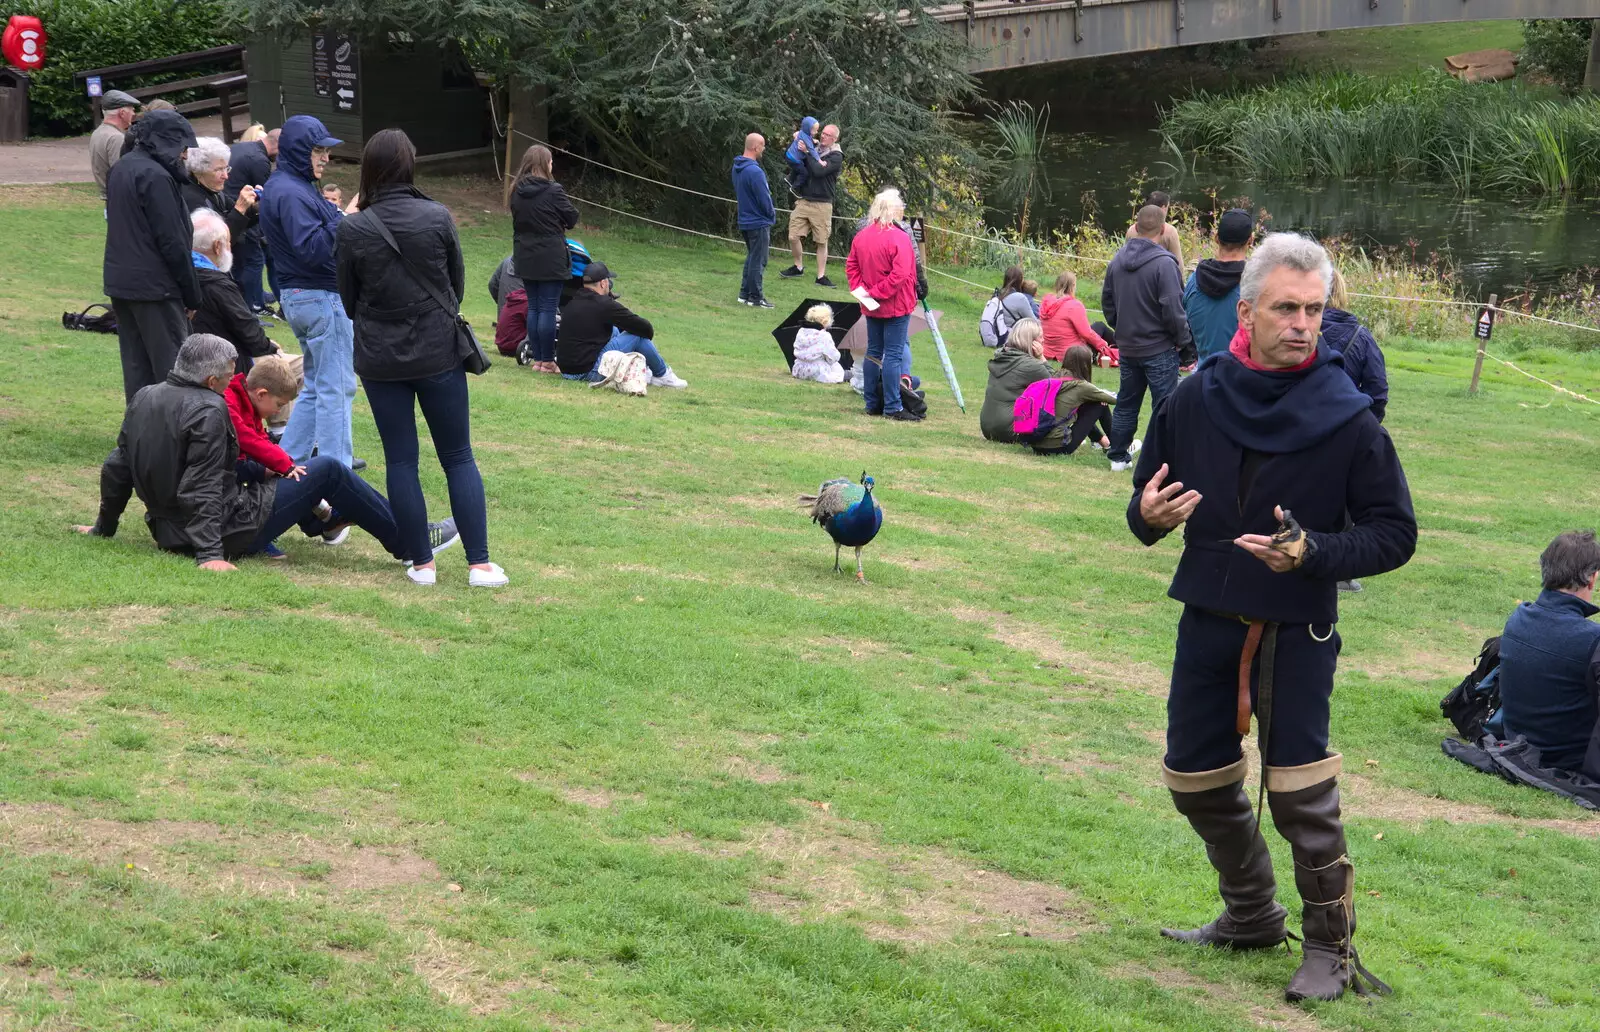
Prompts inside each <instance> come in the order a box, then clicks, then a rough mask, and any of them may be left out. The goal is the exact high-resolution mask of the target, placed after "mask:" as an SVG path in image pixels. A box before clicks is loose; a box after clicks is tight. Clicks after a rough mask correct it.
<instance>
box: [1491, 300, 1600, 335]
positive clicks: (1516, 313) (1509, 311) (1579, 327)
mask: <svg viewBox="0 0 1600 1032" xmlns="http://www.w3.org/2000/svg"><path fill="white" fill-rule="evenodd" d="M1495 311H1496V312H1499V313H1500V314H1501V315H1514V316H1516V317H1517V318H1519V319H1532V320H1534V321H1535V322H1542V323H1550V324H1551V325H1552V326H1565V327H1567V328H1569V329H1573V330H1588V331H1589V332H1590V333H1600V329H1596V328H1595V327H1593V326H1584V325H1583V324H1581V323H1571V322H1562V321H1561V320H1560V319H1547V318H1545V317H1544V316H1542V315H1530V314H1528V313H1527V312H1519V311H1516V310H1515V309H1512V308H1501V307H1499V306H1498V305H1496V306H1495Z"/></svg>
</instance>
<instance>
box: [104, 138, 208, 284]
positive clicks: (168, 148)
mask: <svg viewBox="0 0 1600 1032" xmlns="http://www.w3.org/2000/svg"><path fill="white" fill-rule="evenodd" d="M128 137H129V139H132V140H133V141H134V147H133V150H132V151H130V152H129V153H128V155H127V156H126V157H124V158H123V159H122V160H121V161H118V162H117V163H116V164H115V165H113V166H112V167H111V175H110V176H109V177H108V178H107V180H106V252H105V266H104V275H105V291H106V296H107V297H112V298H117V299H120V300H123V301H170V300H174V299H177V300H181V301H182V302H183V307H185V308H199V307H200V281H199V279H198V278H197V277H196V276H195V274H194V264H193V263H192V262H191V261H190V259H189V253H190V246H191V245H192V244H193V242H194V227H193V226H192V225H190V223H189V210H188V209H187V208H185V207H184V204H183V195H182V194H181V192H180V191H179V184H180V183H182V182H184V181H185V180H186V179H188V175H189V174H188V172H186V171H185V170H184V168H183V165H182V163H181V162H179V160H178V155H179V154H181V153H182V152H183V150H184V149H185V148H187V147H192V146H194V142H195V140H194V130H193V129H191V128H189V121H188V119H186V118H184V117H183V116H182V115H180V114H178V113H177V112H176V111H153V112H151V113H150V114H148V115H146V116H145V117H144V118H141V119H140V120H139V121H137V122H135V123H134V126H133V129H132V130H131V131H129V133H128Z"/></svg>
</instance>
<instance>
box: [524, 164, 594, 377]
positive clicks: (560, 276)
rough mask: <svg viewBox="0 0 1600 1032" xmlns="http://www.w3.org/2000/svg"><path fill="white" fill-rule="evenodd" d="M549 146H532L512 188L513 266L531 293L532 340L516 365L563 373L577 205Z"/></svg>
mask: <svg viewBox="0 0 1600 1032" xmlns="http://www.w3.org/2000/svg"><path fill="white" fill-rule="evenodd" d="M552 163H553V159H552V157H551V154H550V148H549V147H546V146H545V145H544V144H542V143H536V144H534V145H532V146H531V147H529V148H528V149H527V150H526V151H525V152H523V155H522V165H521V167H519V168H518V169H517V182H516V187H515V188H514V189H513V190H512V192H511V227H512V242H513V247H512V265H513V267H514V268H515V269H516V272H517V276H518V277H519V278H520V279H521V280H522V285H523V287H524V288H525V289H526V290H527V292H528V339H527V340H526V341H525V342H524V343H523V345H522V347H521V348H520V349H518V351H517V363H518V364H519V365H529V366H532V367H533V368H534V370H535V371H536V372H541V373H559V372H560V371H561V370H560V369H559V368H558V367H557V366H556V309H558V308H559V307H560V306H561V288H562V287H564V286H566V284H567V281H568V280H570V279H571V278H572V259H571V257H570V256H569V255H568V253H567V230H569V229H571V228H572V227H573V226H576V225H577V224H578V209H577V208H574V207H573V206H572V202H571V201H570V200H568V199H567V192H566V191H565V190H563V189H562V188H561V184H560V183H558V182H556V181H555V176H554V174H553V172H552V170H551V166H552Z"/></svg>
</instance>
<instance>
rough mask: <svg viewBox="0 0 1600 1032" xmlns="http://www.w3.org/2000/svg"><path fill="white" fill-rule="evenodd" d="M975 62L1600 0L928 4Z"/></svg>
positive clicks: (1049, 59)
mask: <svg viewBox="0 0 1600 1032" xmlns="http://www.w3.org/2000/svg"><path fill="white" fill-rule="evenodd" d="M928 11H929V13H930V14H932V15H933V16H934V17H935V18H936V19H938V20H939V21H943V22H949V23H951V26H952V28H953V29H954V30H955V31H959V32H964V33H966V35H967V38H968V40H969V41H971V43H972V44H973V46H974V47H975V48H976V49H977V55H976V57H975V59H974V61H973V64H972V71H974V72H993V71H999V70H1001V69H1004V68H1021V67H1024V66H1028V65H1042V64H1052V63H1055V62H1057V61H1072V60H1076V59H1078V58H1085V57H1103V56H1107V55H1111V54H1129V53H1136V52H1138V51H1142V50H1158V49H1161V48H1164V47H1176V46H1188V45H1190V44H1194V43H1219V42H1223V41H1225V40H1234V39H1253V38H1255V37H1258V36H1288V35H1294V34H1297V33H1303V32H1327V31H1337V30H1339V29H1365V28H1377V27H1380V26H1388V25H1420V24H1427V23H1431V22H1459V21H1489V20H1495V19H1508V18H1600V0H1022V2H1020V3H1013V2H1010V0H975V2H970V3H963V4H945V5H942V6H938V7H931V8H928Z"/></svg>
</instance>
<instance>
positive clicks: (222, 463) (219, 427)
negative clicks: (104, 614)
mask: <svg viewBox="0 0 1600 1032" xmlns="http://www.w3.org/2000/svg"><path fill="white" fill-rule="evenodd" d="M236 357H237V355H236V353H235V351H234V349H233V345H232V344H229V343H228V342H227V341H225V340H223V339H222V338H221V337H214V336H211V335H209V334H203V333H197V334H194V335H192V336H190V337H189V339H187V340H186V341H184V342H183V347H182V349H181V350H179V352H178V358H177V361H176V363H175V364H174V365H173V367H172V372H171V373H170V374H169V375H168V376H167V378H166V381H165V382H163V383H157V384H152V385H150V386H148V387H144V388H142V389H140V390H139V391H138V393H136V394H135V395H134V396H133V400H132V401H130V402H129V403H128V411H127V414H126V415H125V416H124V417H123V420H122V432H121V433H120V434H118V435H117V448H116V450H115V451H113V452H112V453H111V457H110V458H108V459H106V462H105V465H104V466H103V467H101V470H100V515H99V518H98V519H96V520H95V522H94V525H93V526H92V527H86V526H78V527H74V528H72V529H74V530H76V531H78V532H79V533H80V534H93V535H95V536H97V537H112V536H113V535H115V534H116V532H117V523H118V521H119V520H120V519H121V518H122V510H123V509H125V508H127V505H128V498H129V497H130V496H131V495H132V494H134V493H135V492H137V493H138V495H139V500H140V501H142V502H143V503H144V506H145V510H146V512H145V523H146V524H147V525H148V526H149V528H150V535H151V536H152V537H154V538H155V540H156V544H157V545H159V546H160V547H162V548H164V549H166V550H167V551H170V552H179V553H182V554H184V555H192V556H194V560H195V563H196V564H197V565H199V567H200V568H201V569H203V570H232V569H235V567H234V565H233V564H232V563H230V562H228V558H229V557H236V556H241V555H249V554H251V553H253V552H261V551H264V550H265V549H266V546H267V545H268V544H269V543H270V542H271V541H272V540H273V539H274V538H276V537H277V536H278V535H279V534H281V533H283V532H284V531H286V530H288V529H289V528H290V527H292V526H295V525H297V524H298V525H299V527H300V529H301V530H302V531H304V532H305V533H306V534H307V535H311V534H327V533H336V532H338V531H340V530H342V529H343V528H345V527H347V526H349V525H351V524H354V525H355V526H357V527H360V528H361V529H362V530H364V531H366V532H367V533H368V534H371V535H372V536H373V537H375V538H377V539H378V543H379V544H381V545H382V546H383V547H384V549H385V550H387V551H388V552H389V554H390V555H392V556H394V557H395V558H396V559H401V558H404V556H405V554H406V550H405V547H404V545H403V544H402V543H401V541H400V532H399V528H398V527H396V525H395V521H394V513H393V512H391V511H390V509H389V503H388V501H387V500H386V499H385V498H384V497H383V495H381V494H379V493H378V492H377V491H374V490H373V489H372V488H371V487H369V486H368V485H367V483H366V482H365V481H364V480H362V479H361V478H360V477H358V476H356V475H355V474H354V473H352V472H351V471H350V468H349V467H348V466H346V465H344V464H343V463H341V462H339V461H338V460H337V459H335V458H333V457H331V456H327V455H319V456H316V457H314V458H313V459H311V461H310V462H308V463H306V464H305V467H304V470H305V472H304V473H303V474H302V475H300V476H299V477H298V478H294V479H289V478H280V477H263V478H261V479H259V480H255V481H247V482H243V483H241V481H240V479H239V476H238V459H239V439H238V436H237V435H236V434H235V433H234V429H233V423H232V421H231V420H230V418H229V416H228V404H227V402H226V401H224V400H223V396H224V395H225V394H226V393H227V390H228V385H229V382H230V380H231V379H232V376H233V363H234V361H235V359H236ZM324 499H325V500H326V501H327V503H328V504H327V505H324V504H323V500H324ZM430 529H432V528H430ZM439 530H440V533H439V534H437V535H435V537H436V539H437V540H441V541H442V542H443V544H442V545H440V548H443V547H446V546H447V545H449V544H450V543H451V542H453V541H454V540H455V537H456V533H455V522H454V521H453V520H450V519H445V520H444V521H442V524H441V525H440V527H439ZM436 551H437V550H436Z"/></svg>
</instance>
